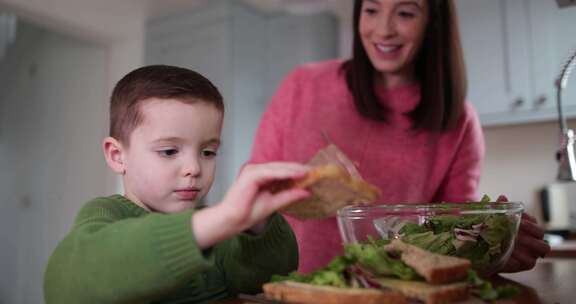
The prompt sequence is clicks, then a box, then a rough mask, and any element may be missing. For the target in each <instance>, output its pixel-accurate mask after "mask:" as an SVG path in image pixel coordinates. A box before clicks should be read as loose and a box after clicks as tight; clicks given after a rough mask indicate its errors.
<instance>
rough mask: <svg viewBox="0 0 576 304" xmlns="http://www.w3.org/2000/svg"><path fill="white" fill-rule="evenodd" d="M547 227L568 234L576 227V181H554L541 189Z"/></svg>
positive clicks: (549, 229) (543, 213)
mask: <svg viewBox="0 0 576 304" xmlns="http://www.w3.org/2000/svg"><path fill="white" fill-rule="evenodd" d="M540 201H541V203H542V206H541V207H542V219H543V220H544V224H545V229H546V230H547V231H549V232H555V233H557V234H561V235H568V234H569V233H570V232H571V231H573V230H575V229H576V203H575V202H576V183H553V184H549V185H546V187H544V188H543V189H542V190H541V191H540Z"/></svg>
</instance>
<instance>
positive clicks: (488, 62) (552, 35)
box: [456, 0, 576, 126]
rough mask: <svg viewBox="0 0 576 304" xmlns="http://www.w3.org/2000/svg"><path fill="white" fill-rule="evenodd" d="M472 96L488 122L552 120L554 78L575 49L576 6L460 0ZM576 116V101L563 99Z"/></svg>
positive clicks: (515, 0) (511, 0)
mask: <svg viewBox="0 0 576 304" xmlns="http://www.w3.org/2000/svg"><path fill="white" fill-rule="evenodd" d="M456 4H457V7H458V15H459V19H460V26H461V36H462V44H463V47H464V56H465V60H466V67H467V72H468V99H469V100H470V101H471V102H472V103H473V104H474V105H475V107H476V108H477V110H478V112H479V114H480V120H481V122H482V124H483V125H484V126H491V125H503V124H515V123H528V122H537V121H548V120H554V119H556V117H557V110H556V90H555V87H554V81H555V79H556V77H557V75H558V74H559V73H560V70H561V68H562V65H563V63H564V61H565V60H566V59H567V58H568V56H569V55H570V53H571V52H572V50H574V49H576V36H575V35H574V33H575V30H574V29H576V7H568V8H563V9H559V8H558V6H557V4H556V1H552V0H550V1H548V0H547V1H543V0H482V1H477V0H457V1H456ZM564 108H565V112H566V114H567V116H568V117H576V99H574V98H569V99H565V100H564Z"/></svg>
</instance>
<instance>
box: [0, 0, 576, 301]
mask: <svg viewBox="0 0 576 304" xmlns="http://www.w3.org/2000/svg"><path fill="white" fill-rule="evenodd" d="M352 2H353V1H352V0H211V1H207V0H188V1H184V0H122V1H118V0H100V1H90V0H0V207H1V209H0V244H1V245H0V246H1V247H0V248H1V249H0V270H1V271H2V276H0V304H7V303H43V297H42V275H43V271H44V267H45V264H46V262H47V259H48V257H49V255H50V254H51V252H52V250H53V249H54V247H55V246H56V244H57V242H58V241H59V240H60V239H61V238H62V237H63V236H64V235H65V233H66V232H67V231H68V229H69V228H70V225H71V223H72V221H73V219H74V216H75V214H76V212H77V211H78V209H79V208H80V207H81V206H82V205H83V204H84V203H85V202H86V201H87V200H89V199H91V198H93V197H95V196H100V195H108V194H111V193H115V192H118V191H121V186H120V184H119V180H118V179H117V177H116V176H114V175H112V174H111V172H110V171H109V170H108V168H107V167H106V165H105V162H104V159H103V157H102V152H101V147H100V144H101V140H102V139H103V138H104V137H105V136H106V135H107V131H108V130H107V128H108V125H107V119H108V117H107V110H108V98H109V94H110V91H111V89H112V87H113V85H114V84H115V82H116V81H117V80H119V79H120V78H121V77H122V76H123V75H124V74H125V73H127V72H129V71H130V70H132V69H133V68H136V67H138V66H141V65H144V64H158V63H164V64H172V65H179V66H185V67H188V68H192V69H194V70H197V71H199V72H200V73H202V74H204V75H206V76H207V77H208V78H210V79H211V80H212V81H213V82H214V83H215V84H216V85H217V86H218V87H219V88H220V90H221V91H222V93H223V95H224V97H225V100H226V106H227V109H226V119H225V128H224V135H223V136H224V138H223V140H224V146H223V150H222V153H221V156H220V163H219V168H218V173H217V174H218V176H217V179H216V184H215V186H214V188H213V190H212V192H211V194H210V195H209V197H208V201H217V200H218V199H219V198H220V197H221V196H222V195H223V193H224V191H225V189H226V188H227V187H228V186H229V185H230V183H231V181H232V180H233V178H234V176H235V175H236V173H237V172H238V169H239V167H240V166H241V165H242V163H243V162H245V161H246V160H247V158H248V156H249V153H250V148H251V145H252V139H253V135H254V131H255V129H256V127H257V124H258V121H259V118H260V115H261V114H262V112H263V111H264V109H265V107H266V104H267V102H268V100H269V98H270V96H271V94H272V93H273V92H274V90H275V89H276V87H277V85H278V84H279V81H280V80H281V79H282V77H283V76H284V75H285V74H286V73H287V72H288V71H289V70H290V69H291V68H293V67H294V66H295V65H297V64H301V63H304V62H309V61H316V60H322V59H330V58H347V57H348V56H349V55H350V53H351V37H352V30H351V27H352V24H351V23H352V21H351V14H352V13H351V10H352ZM558 2H565V3H567V4H568V6H567V7H564V8H562V9H560V8H559V6H558V4H557V2H556V1H554V0H482V1H478V0H456V3H457V5H458V10H459V14H460V21H461V31H462V38H463V44H464V50H465V57H466V63H467V69H468V77H469V95H468V99H469V100H470V101H471V102H472V103H474V105H475V106H476V108H477V109H478V111H479V113H480V118H481V121H482V124H483V128H484V132H485V136H486V144H487V155H486V162H485V165H484V174H483V177H482V182H481V185H480V192H481V193H486V194H488V195H490V196H492V197H493V198H496V197H497V196H498V195H499V194H505V195H506V196H508V198H509V199H510V200H514V201H521V202H523V203H524V204H525V205H526V207H527V209H528V210H529V212H530V213H531V214H533V215H535V216H536V217H538V218H539V219H540V221H541V223H543V225H545V226H546V227H547V228H548V229H549V230H550V231H561V232H566V231H568V232H570V231H572V232H573V231H574V230H576V216H575V211H574V210H575V209H576V207H575V205H576V190H574V184H572V183H560V182H556V174H557V167H558V166H557V163H556V159H555V154H556V151H557V149H558V146H559V139H560V133H559V130H558V123H557V114H556V113H557V112H556V97H555V94H556V92H555V87H554V81H555V79H556V78H557V76H558V74H559V73H560V71H561V69H562V65H563V64H564V62H565V61H566V59H567V58H568V57H569V55H570V53H571V52H572V51H573V50H575V49H576V30H575V29H576V7H574V6H570V5H569V2H570V1H558ZM572 2H573V1H572ZM572 82H576V80H573V81H572ZM563 100H564V110H565V112H566V114H567V115H568V117H569V118H574V117H576V83H573V84H572V85H570V84H569V85H568V87H567V89H566V91H565V93H564V99H563ZM574 123H576V121H574V120H569V124H574ZM543 206H544V207H545V208H543Z"/></svg>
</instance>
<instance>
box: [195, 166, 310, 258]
mask: <svg viewBox="0 0 576 304" xmlns="http://www.w3.org/2000/svg"><path fill="white" fill-rule="evenodd" d="M308 169H309V167H307V166H305V165H301V164H297V163H287V162H275V163H266V164H255V165H246V166H245V167H244V168H243V169H242V171H241V172H240V175H239V176H238V178H237V179H236V181H235V182H234V184H233V185H232V186H231V187H230V189H229V190H228V193H226V196H225V197H224V199H223V200H222V202H221V203H220V204H218V205H216V206H215V207H212V208H206V209H203V210H200V211H198V212H196V213H195V214H194V216H193V220H192V225H193V231H194V235H195V237H196V242H197V243H198V246H200V248H207V247H211V246H213V245H214V244H216V243H218V242H220V241H222V240H224V239H227V238H229V237H231V236H233V235H235V234H238V233H240V232H242V231H244V230H246V229H248V228H250V227H252V226H254V225H255V224H257V223H259V222H261V221H263V220H264V219H266V218H267V217H268V216H270V215H271V214H272V213H274V212H275V211H277V210H278V209H282V208H283V207H285V206H287V205H289V204H290V203H293V202H296V201H298V200H301V199H304V198H306V197H308V196H309V195H310V193H309V192H308V191H306V190H304V189H294V188H292V189H286V190H283V191H280V192H276V193H274V194H272V193H271V192H270V191H268V190H267V189H266V186H267V185H268V184H269V183H270V182H273V181H277V180H283V179H295V178H301V177H303V176H304V175H305V174H306V172H307V171H308Z"/></svg>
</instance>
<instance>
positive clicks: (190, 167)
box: [183, 159, 202, 176]
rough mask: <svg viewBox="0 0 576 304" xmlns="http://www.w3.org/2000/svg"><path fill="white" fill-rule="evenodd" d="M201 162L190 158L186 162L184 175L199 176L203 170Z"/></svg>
mask: <svg viewBox="0 0 576 304" xmlns="http://www.w3.org/2000/svg"><path fill="white" fill-rule="evenodd" d="M201 171H202V170H201V167H200V162H198V160H197V159H190V160H188V161H187V162H186V164H184V167H183V173H184V174H183V175H184V176H199V175H200V172H201Z"/></svg>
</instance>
